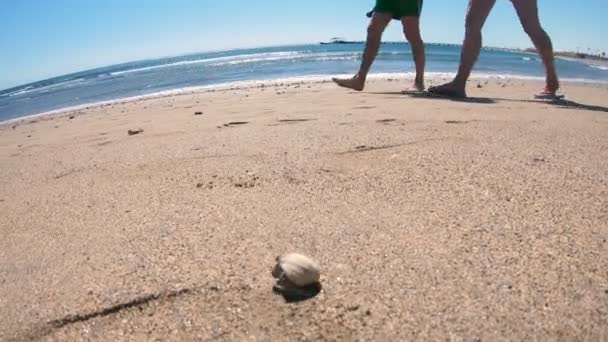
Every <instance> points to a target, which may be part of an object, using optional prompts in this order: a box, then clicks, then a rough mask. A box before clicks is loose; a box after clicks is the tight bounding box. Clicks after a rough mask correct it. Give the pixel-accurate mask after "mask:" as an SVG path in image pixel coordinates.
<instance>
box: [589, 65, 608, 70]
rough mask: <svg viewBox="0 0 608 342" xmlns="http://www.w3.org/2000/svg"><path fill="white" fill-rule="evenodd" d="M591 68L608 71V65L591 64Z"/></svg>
mask: <svg viewBox="0 0 608 342" xmlns="http://www.w3.org/2000/svg"><path fill="white" fill-rule="evenodd" d="M589 66H590V67H592V68H594V69H599V70H605V71H608V65H593V64H589Z"/></svg>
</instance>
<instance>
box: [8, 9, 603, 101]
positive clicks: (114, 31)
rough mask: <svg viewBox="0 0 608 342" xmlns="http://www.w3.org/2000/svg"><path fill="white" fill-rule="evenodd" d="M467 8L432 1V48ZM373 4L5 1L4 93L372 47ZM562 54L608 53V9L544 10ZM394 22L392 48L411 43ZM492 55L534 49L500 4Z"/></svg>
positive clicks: (426, 21)
mask: <svg viewBox="0 0 608 342" xmlns="http://www.w3.org/2000/svg"><path fill="white" fill-rule="evenodd" d="M467 2H468V1H467V0H425V4H424V9H423V13H422V18H421V26H422V28H421V29H422V35H423V39H424V40H425V41H426V42H433V43H438V42H442V43H460V42H461V41H462V37H463V33H464V15H465V11H466V6H467ZM373 5H374V1H373V0H306V1H292V0H281V1H279V0H255V1H253V0H213V1H212V0H146V1H143V0H2V1H0V89H6V88H10V87H13V86H17V85H21V84H25V83H29V82H33V81H38V80H42V79H46V78H49V77H54V76H59V75H63V74H67V73H71V72H76V71H81V70H86V69H91V68H96V67H100V66H107V65H112V64H117V63H122V62H128V61H133V60H141V59H147V58H155V57H166V56H175V55H180V54H186V53H195V52H204V51H213V50H222V49H230V48H239V47H257V46H270V45H287V44H300V43H317V42H319V41H326V40H328V39H329V38H331V37H344V38H347V39H351V40H364V38H365V30H366V26H367V18H366V17H365V15H364V14H365V12H366V11H367V10H369V9H371V8H372V7H373ZM539 8H540V15H541V21H542V23H543V26H544V27H545V30H546V31H547V32H548V33H549V34H550V35H551V37H552V39H553V43H554V45H555V47H556V49H557V50H572V51H576V50H580V51H583V52H588V51H589V50H588V49H591V50H590V51H591V52H596V51H605V52H606V53H608V39H606V34H607V33H608V21H606V20H605V16H606V13H608V0H584V1H580V2H578V1H572V0H539ZM399 26H400V25H398V24H397V23H396V22H394V23H393V24H392V25H391V26H390V27H389V29H388V30H387V31H386V33H385V36H384V39H385V40H388V41H399V40H402V39H403V35H402V33H401V29H400V27H399ZM484 45H486V46H499V47H515V48H527V47H530V46H531V43H530V42H529V39H528V37H527V36H526V35H525V33H524V32H523V30H522V29H521V26H520V25H519V21H518V19H517V16H516V15H515V11H514V10H513V8H512V5H511V3H510V1H507V0H498V1H497V4H496V7H495V8H494V10H493V12H492V14H491V16H490V18H489V19H488V22H487V24H486V27H485V28H484Z"/></svg>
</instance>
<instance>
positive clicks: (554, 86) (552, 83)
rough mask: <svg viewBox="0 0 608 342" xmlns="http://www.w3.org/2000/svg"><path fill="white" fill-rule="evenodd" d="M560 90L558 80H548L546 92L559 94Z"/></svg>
mask: <svg viewBox="0 0 608 342" xmlns="http://www.w3.org/2000/svg"><path fill="white" fill-rule="evenodd" d="M558 89H559V81H557V80H547V82H546V85H545V90H546V91H548V92H551V93H555V92H557V90H558Z"/></svg>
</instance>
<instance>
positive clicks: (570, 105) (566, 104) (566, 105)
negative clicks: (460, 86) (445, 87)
mask: <svg viewBox="0 0 608 342" xmlns="http://www.w3.org/2000/svg"><path fill="white" fill-rule="evenodd" d="M370 94H376V95H399V96H410V97H414V98H417V99H430V100H445V101H454V102H464V103H476V104H495V103H498V102H520V103H522V102H523V103H538V104H551V105H554V106H556V107H558V108H563V109H576V110H587V111H592V112H604V113H608V107H603V106H594V105H587V104H584V103H579V102H576V101H571V100H566V99H561V100H551V101H547V100H517V99H505V98H499V97H494V98H491V97H466V98H451V97H444V96H438V95H435V94H431V93H428V92H424V93H413V94H402V93H400V92H372V93H370Z"/></svg>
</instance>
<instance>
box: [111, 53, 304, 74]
mask: <svg viewBox="0 0 608 342" xmlns="http://www.w3.org/2000/svg"><path fill="white" fill-rule="evenodd" d="M299 54H301V52H300V51H281V52H266V53H251V54H243V55H235V56H223V57H213V58H202V59H197V60H188V61H179V62H172V63H165V64H159V65H151V66H148V67H141V68H135V69H128V70H121V71H115V72H112V73H110V75H112V76H116V75H125V74H131V73H138V72H144V71H149V70H155V69H164V68H172V67H177V66H183V65H192V64H212V65H213V63H216V62H219V63H222V62H223V61H230V60H239V59H259V60H273V58H274V59H280V58H286V57H288V56H294V55H299Z"/></svg>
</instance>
